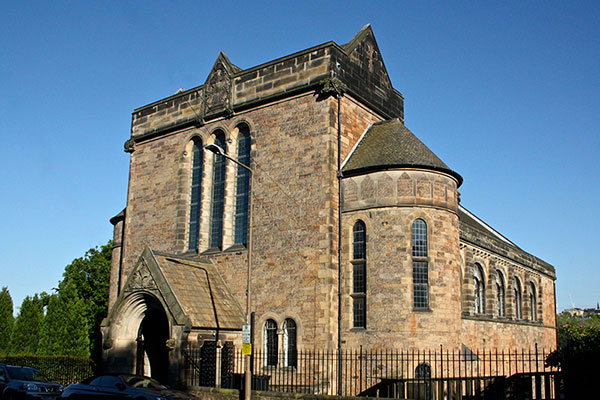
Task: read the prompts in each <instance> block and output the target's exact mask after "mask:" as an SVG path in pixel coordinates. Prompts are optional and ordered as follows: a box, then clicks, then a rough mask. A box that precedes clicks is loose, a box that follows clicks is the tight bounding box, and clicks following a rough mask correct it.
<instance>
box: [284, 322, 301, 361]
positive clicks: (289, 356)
mask: <svg viewBox="0 0 600 400" xmlns="http://www.w3.org/2000/svg"><path fill="white" fill-rule="evenodd" d="M283 335H284V336H283V348H284V350H285V360H284V361H285V362H284V365H285V366H286V367H296V366H297V365H298V349H297V345H296V343H297V342H296V338H297V337H296V322H294V320H293V319H291V318H287V319H286V320H285V321H284V323H283Z"/></svg>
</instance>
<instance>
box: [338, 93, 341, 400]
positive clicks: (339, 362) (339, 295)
mask: <svg viewBox="0 0 600 400" xmlns="http://www.w3.org/2000/svg"><path fill="white" fill-rule="evenodd" d="M341 102H342V96H341V93H338V96H337V106H338V109H337V179H338V249H337V253H338V324H337V325H338V326H337V327H338V332H337V333H338V345H337V350H338V368H337V370H338V371H337V382H338V384H337V394H338V396H341V395H342V384H341V382H342V368H341V367H342V170H341V165H342V149H341V144H342V126H341V115H340V114H341Z"/></svg>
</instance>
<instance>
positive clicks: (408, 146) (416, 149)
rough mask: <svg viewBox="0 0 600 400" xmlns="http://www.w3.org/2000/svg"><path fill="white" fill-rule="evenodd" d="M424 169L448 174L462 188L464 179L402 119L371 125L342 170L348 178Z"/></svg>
mask: <svg viewBox="0 0 600 400" xmlns="http://www.w3.org/2000/svg"><path fill="white" fill-rule="evenodd" d="M407 167H410V168H423V169H430V170H434V171H440V172H445V173H447V174H450V175H452V176H453V177H455V178H456V179H457V181H458V186H460V185H461V184H462V177H461V176H460V175H459V174H458V173H456V172H454V171H453V170H451V169H450V168H449V167H448V166H447V165H446V164H444V162H443V161H442V160H440V159H439V158H438V156H436V155H435V154H434V153H433V152H432V151H431V150H429V148H428V147H427V146H425V145H424V144H423V142H421V141H420V140H419V139H418V138H417V137H416V136H415V135H414V134H413V133H412V132H411V131H410V130H408V128H407V127H406V126H404V124H403V123H402V121H400V119H398V118H394V119H390V120H387V121H382V122H377V123H374V124H373V125H371V126H370V127H369V128H368V129H367V131H366V132H365V133H364V134H363V136H362V137H361V139H360V140H359V142H358V144H357V145H356V146H355V148H354V149H353V151H352V152H351V153H350V155H349V156H348V158H347V159H346V161H345V162H344V164H343V166H342V174H343V175H344V176H351V175H358V174H362V173H366V172H373V171H380V170H386V169H392V168H407Z"/></svg>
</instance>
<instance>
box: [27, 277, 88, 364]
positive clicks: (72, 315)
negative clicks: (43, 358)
mask: <svg viewBox="0 0 600 400" xmlns="http://www.w3.org/2000/svg"><path fill="white" fill-rule="evenodd" d="M85 310H86V306H85V302H84V301H83V300H82V299H81V298H80V297H79V295H78V294H77V289H76V288H75V285H74V284H72V283H69V282H66V283H63V284H62V285H61V287H60V288H59V291H58V294H55V295H52V296H51V297H50V299H49V302H48V309H47V311H46V317H45V318H44V322H43V324H42V329H41V332H40V343H39V346H38V353H40V354H44V355H70V356H80V357H89V355H90V339H89V337H88V324H87V320H86V318H85V315H84V314H85Z"/></svg>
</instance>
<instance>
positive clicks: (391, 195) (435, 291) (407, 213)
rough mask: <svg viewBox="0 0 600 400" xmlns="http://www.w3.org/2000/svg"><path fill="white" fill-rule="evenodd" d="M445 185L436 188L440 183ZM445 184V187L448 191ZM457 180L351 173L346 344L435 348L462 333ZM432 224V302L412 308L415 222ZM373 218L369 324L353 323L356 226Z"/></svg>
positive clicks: (346, 219)
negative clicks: (412, 239) (353, 233)
mask: <svg viewBox="0 0 600 400" xmlns="http://www.w3.org/2000/svg"><path fill="white" fill-rule="evenodd" d="M438 187H439V188H440V190H436V188H438ZM441 188H443V190H441ZM456 207H457V203H456V180H455V179H453V178H452V177H450V176H447V175H444V174H439V173H433V172H428V171H423V170H406V171H385V172H377V173H372V174H368V175H366V176H358V177H352V178H346V179H344V203H343V210H344V215H343V225H344V234H345V235H344V236H345V238H344V241H343V255H344V258H343V265H344V281H343V283H344V284H343V290H344V292H343V299H344V302H343V315H344V318H343V327H344V331H343V338H342V339H343V340H344V341H345V346H346V347H347V348H357V347H359V346H361V345H362V346H366V347H371V348H373V347H374V348H397V349H406V348H411V347H412V348H420V349H423V348H436V347H438V346H439V345H440V344H443V345H445V346H451V347H452V346H455V344H456V342H457V341H458V340H459V334H460V329H461V328H460V327H461V315H460V303H461V297H460V284H459V282H460V259H459V253H458V249H459V236H458V216H457V215H456V213H455V211H454V210H455V209H456ZM417 218H421V219H423V220H424V221H425V222H426V224H427V233H428V241H429V244H428V256H429V257H428V274H429V276H428V278H429V308H428V309H425V310H423V309H415V308H414V307H413V264H412V263H413V259H412V241H411V227H412V224H413V222H414V220H415V219H417ZM359 219H360V220H362V221H363V222H365V224H366V230H367V233H366V236H367V262H366V264H367V295H366V296H367V324H366V325H367V326H366V329H362V328H353V327H352V298H351V290H352V264H351V263H350V257H351V256H352V254H351V252H352V227H353V226H354V224H355V222H356V221H357V220H359Z"/></svg>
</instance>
